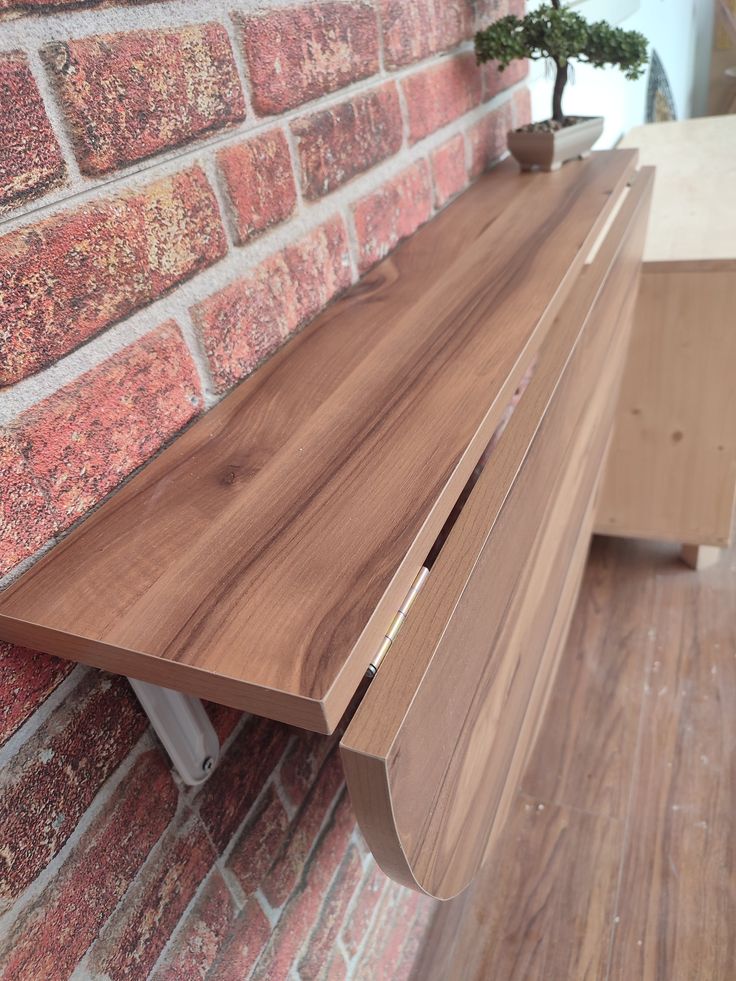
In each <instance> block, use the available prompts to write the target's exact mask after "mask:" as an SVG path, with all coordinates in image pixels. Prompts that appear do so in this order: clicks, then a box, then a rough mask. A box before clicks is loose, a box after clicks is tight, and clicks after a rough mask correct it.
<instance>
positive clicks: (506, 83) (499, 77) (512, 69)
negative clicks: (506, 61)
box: [480, 59, 529, 102]
mask: <svg viewBox="0 0 736 981" xmlns="http://www.w3.org/2000/svg"><path fill="white" fill-rule="evenodd" d="M480 71H481V74H482V76H483V101H484V102H488V100H489V99H493V98H494V97H495V96H497V95H498V94H499V93H500V92H503V91H504V89H508V88H511V86H512V85H516V83H517V82H520V81H521V80H522V79H524V78H526V76H527V75H528V74H529V62H528V61H526V60H523V59H522V60H519V61H512V62H511V64H510V65H509V66H508V67H507V68H504V69H500V68H499V67H498V65H497V63H496V62H495V61H488V62H486V63H485V64H484V65H482V66H481V68H480Z"/></svg>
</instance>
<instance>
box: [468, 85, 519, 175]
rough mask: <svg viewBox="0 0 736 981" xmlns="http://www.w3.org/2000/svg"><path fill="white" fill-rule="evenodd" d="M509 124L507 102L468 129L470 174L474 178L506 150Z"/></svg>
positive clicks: (509, 109)
mask: <svg viewBox="0 0 736 981" xmlns="http://www.w3.org/2000/svg"><path fill="white" fill-rule="evenodd" d="M510 125H511V108H510V105H509V103H506V104H505V105H503V106H499V107H498V109H494V110H493V112H489V113H488V115H486V116H484V117H483V119H481V120H480V121H479V122H477V123H475V125H473V126H471V127H470V129H469V130H468V140H469V142H470V176H471V178H475V177H478V176H480V174H482V173H483V172H484V171H486V170H488V168H489V167H490V166H491V165H492V164H493V163H495V162H496V161H497V160H498V158H499V157H500V156H501V154H503V153H505V152H506V134H507V133H508V131H509V127H510Z"/></svg>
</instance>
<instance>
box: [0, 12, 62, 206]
mask: <svg viewBox="0 0 736 981" xmlns="http://www.w3.org/2000/svg"><path fill="white" fill-rule="evenodd" d="M0 9H1V8H0ZM0 105H1V106H2V107H3V111H2V113H0V212H3V211H6V210H8V209H9V208H11V207H16V206H17V205H19V204H21V203H22V202H23V201H27V200H30V199H31V198H37V197H38V196H39V195H40V194H43V193H44V191H48V190H50V189H51V188H52V187H56V186H57V185H58V184H60V183H61V182H62V181H63V180H64V177H65V176H66V164H65V163H64V158H63V157H62V155H61V149H60V147H59V144H58V142H57V139H56V137H55V136H54V131H53V129H52V128H51V123H50V122H49V120H48V117H47V115H46V110H45V109H44V105H43V100H42V98H41V93H40V92H39V91H38V86H37V85H36V82H35V80H34V78H33V75H32V74H31V69H30V67H29V65H28V61H27V59H26V56H25V55H24V54H23V53H22V52H20V51H8V52H6V53H4V54H0Z"/></svg>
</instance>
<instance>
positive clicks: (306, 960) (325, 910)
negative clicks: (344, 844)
mask: <svg viewBox="0 0 736 981" xmlns="http://www.w3.org/2000/svg"><path fill="white" fill-rule="evenodd" d="M362 872H363V866H362V864H361V861H360V855H359V854H358V850H357V849H356V848H355V847H354V846H351V847H350V848H349V849H348V852H347V855H346V856H345V859H344V860H343V863H342V865H341V866H340V869H339V870H338V873H337V875H336V877H335V881H334V882H333V883H332V885H331V886H330V891H329V892H328V893H327V897H326V899H325V902H324V905H323V907H322V910H321V912H320V916H319V920H318V921H317V923H316V925H315V927H314V930H313V931H312V935H311V936H310V938H309V943H308V945H307V949H306V951H305V952H304V955H303V957H302V959H301V961H300V962H299V977H300V978H302V979H303V981H312V979H316V978H318V977H320V972H321V971H322V969H323V968H324V966H325V964H326V963H327V962H328V960H329V956H330V952H331V950H332V948H333V947H334V946H335V942H336V940H337V937H338V934H339V932H340V928H341V927H342V925H343V922H344V920H345V914H346V913H347V909H348V906H349V905H350V900H351V899H352V898H353V894H354V893H355V890H356V889H357V887H358V883H359V882H360V877H361V874H362ZM334 967H335V966H334V965H333V968H334Z"/></svg>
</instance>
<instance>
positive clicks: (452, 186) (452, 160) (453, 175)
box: [432, 133, 468, 208]
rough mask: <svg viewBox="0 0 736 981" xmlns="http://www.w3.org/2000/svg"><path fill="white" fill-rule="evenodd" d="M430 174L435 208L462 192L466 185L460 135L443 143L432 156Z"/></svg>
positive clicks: (463, 147)
mask: <svg viewBox="0 0 736 981" xmlns="http://www.w3.org/2000/svg"><path fill="white" fill-rule="evenodd" d="M432 174H433V176H434V190H435V198H436V202H437V207H439V208H441V207H442V205H444V204H446V203H447V202H448V201H449V200H450V198H453V197H454V196H455V195H456V194H459V193H460V191H464V190H465V188H466V187H467V184H468V171H467V167H466V165H465V140H464V139H463V135H462V133H459V134H458V135H457V136H453V138H452V139H451V140H448V141H447V143H443V144H442V146H441V147H438V148H437V149H436V150H435V151H434V153H433V154H432Z"/></svg>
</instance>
